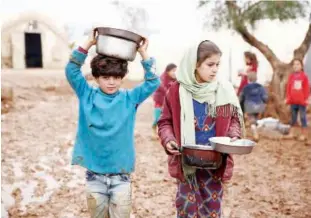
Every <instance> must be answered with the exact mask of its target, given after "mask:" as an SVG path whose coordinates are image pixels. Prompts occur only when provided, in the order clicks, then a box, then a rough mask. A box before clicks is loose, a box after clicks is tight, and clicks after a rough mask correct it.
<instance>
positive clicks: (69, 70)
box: [66, 39, 96, 97]
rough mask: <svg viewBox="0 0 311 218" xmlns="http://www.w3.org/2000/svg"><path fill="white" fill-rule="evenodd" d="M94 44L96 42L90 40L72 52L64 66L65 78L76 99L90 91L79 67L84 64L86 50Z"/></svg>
mask: <svg viewBox="0 0 311 218" xmlns="http://www.w3.org/2000/svg"><path fill="white" fill-rule="evenodd" d="M95 43H96V40H95V39H91V40H88V41H87V42H86V43H85V44H84V45H83V46H81V47H79V48H78V49H77V50H74V51H73V52H72V54H71V56H70V59H69V62H68V64H67V66H66V78H67V80H68V82H69V84H70V86H71V87H72V88H73V90H74V91H75V92H76V94H77V96H78V97H82V96H83V95H84V94H85V93H86V92H89V91H90V90H91V87H90V85H89V84H88V83H87V81H86V79H85V77H84V76H83V75H82V72H81V66H82V65H83V64H84V61H85V59H86V57H87V52H88V50H89V49H90V47H91V46H92V45H94V44H95Z"/></svg>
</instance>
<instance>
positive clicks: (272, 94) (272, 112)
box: [264, 63, 292, 123]
mask: <svg viewBox="0 0 311 218" xmlns="http://www.w3.org/2000/svg"><path fill="white" fill-rule="evenodd" d="M273 72H274V73H273V77H272V81H271V84H270V87H269V101H268V103H267V105H268V106H267V110H266V112H265V113H264V117H267V116H272V117H275V118H278V119H280V121H281V122H283V123H289V121H290V113H289V112H290V111H289V109H288V106H287V105H286V104H285V103H284V102H285V100H284V99H285V98H286V84H287V78H288V75H289V74H290V73H291V72H292V66H291V64H286V63H278V64H277V65H276V67H275V68H274V69H273Z"/></svg>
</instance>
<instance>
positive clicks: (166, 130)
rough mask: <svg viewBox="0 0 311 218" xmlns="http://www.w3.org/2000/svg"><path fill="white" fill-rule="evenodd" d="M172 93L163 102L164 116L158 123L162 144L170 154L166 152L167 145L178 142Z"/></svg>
mask: <svg viewBox="0 0 311 218" xmlns="http://www.w3.org/2000/svg"><path fill="white" fill-rule="evenodd" d="M169 97H170V91H168V93H167V94H166V96H165V98H164V102H163V108H162V114H161V117H160V119H159V121H158V133H159V137H160V140H161V144H162V146H163V148H164V149H165V151H166V153H167V154H169V153H168V152H167V150H166V144H167V143H168V142H169V141H174V142H177V141H176V138H175V135H174V129H173V117H172V111H171V104H170V100H169Z"/></svg>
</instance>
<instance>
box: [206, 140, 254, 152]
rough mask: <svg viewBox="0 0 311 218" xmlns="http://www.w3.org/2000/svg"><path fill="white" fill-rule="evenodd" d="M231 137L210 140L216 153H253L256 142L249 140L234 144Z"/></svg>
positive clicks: (237, 141) (238, 141)
mask: <svg viewBox="0 0 311 218" xmlns="http://www.w3.org/2000/svg"><path fill="white" fill-rule="evenodd" d="M230 140H231V139H230V138H229V137H212V138H210V139H209V141H210V143H211V145H212V147H213V149H214V150H215V151H218V152H221V153H226V154H249V153H251V152H252V150H253V148H254V146H255V145H256V143H255V142H253V141H251V140H248V139H238V140H236V141H234V142H231V141H230Z"/></svg>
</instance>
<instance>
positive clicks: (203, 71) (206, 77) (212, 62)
mask: <svg viewBox="0 0 311 218" xmlns="http://www.w3.org/2000/svg"><path fill="white" fill-rule="evenodd" d="M219 62H220V55H219V54H214V55H212V56H211V57H209V58H206V59H205V61H203V62H202V64H201V65H200V66H198V67H197V68H196V71H197V73H196V75H195V76H196V79H197V81H198V82H199V83H204V82H212V81H213V80H214V79H215V78H216V74H217V72H218V67H219Z"/></svg>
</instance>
